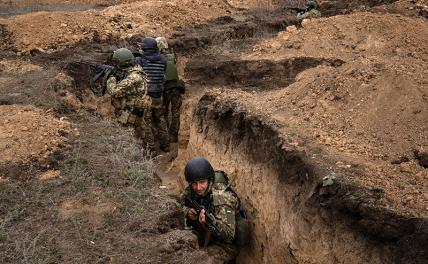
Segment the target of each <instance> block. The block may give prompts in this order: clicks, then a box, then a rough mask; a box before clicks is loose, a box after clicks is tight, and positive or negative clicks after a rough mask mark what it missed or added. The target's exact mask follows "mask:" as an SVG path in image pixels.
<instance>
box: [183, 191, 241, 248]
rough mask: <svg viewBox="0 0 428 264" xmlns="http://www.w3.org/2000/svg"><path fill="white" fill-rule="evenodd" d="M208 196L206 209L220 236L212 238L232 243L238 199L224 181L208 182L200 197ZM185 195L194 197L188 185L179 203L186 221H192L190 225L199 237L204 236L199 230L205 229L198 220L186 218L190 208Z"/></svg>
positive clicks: (204, 230) (203, 230) (203, 231)
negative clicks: (211, 216)
mask: <svg viewBox="0 0 428 264" xmlns="http://www.w3.org/2000/svg"><path fill="white" fill-rule="evenodd" d="M209 196H210V197H211V199H208V200H209V201H210V202H209V204H208V206H206V207H208V208H209V210H208V211H209V212H210V213H211V214H212V215H213V216H214V218H215V222H214V225H215V226H216V227H217V228H218V229H219V231H220V236H219V237H216V238H214V239H220V240H222V241H223V242H226V243H232V242H233V239H234V237H235V229H236V214H237V212H238V210H239V199H238V197H237V196H236V194H235V193H234V192H233V191H231V190H230V189H229V188H228V186H226V185H225V184H224V183H212V182H210V184H209V187H208V190H207V192H206V194H205V195H204V197H202V199H204V198H207V197H209ZM186 197H187V198H190V199H195V198H196V194H195V193H194V192H193V190H192V189H191V187H190V186H188V187H187V188H186V189H185V190H184V191H183V193H182V194H181V204H182V207H183V211H184V213H185V216H186V222H187V223H188V222H189V221H190V222H192V225H193V227H194V228H195V230H196V231H197V232H198V235H199V236H200V237H204V234H201V232H202V233H205V232H206V231H207V230H206V228H205V227H204V226H202V225H201V224H200V223H199V221H197V220H196V221H192V220H190V219H188V218H187V212H188V211H189V209H190V208H189V207H187V206H186V205H185V203H184V201H185V198H186ZM199 199H200V198H199Z"/></svg>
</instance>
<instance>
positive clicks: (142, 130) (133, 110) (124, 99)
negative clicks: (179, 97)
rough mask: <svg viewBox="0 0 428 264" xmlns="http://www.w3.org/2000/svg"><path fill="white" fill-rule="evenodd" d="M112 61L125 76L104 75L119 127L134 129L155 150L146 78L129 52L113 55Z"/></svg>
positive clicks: (118, 52) (123, 50) (117, 51)
mask: <svg viewBox="0 0 428 264" xmlns="http://www.w3.org/2000/svg"><path fill="white" fill-rule="evenodd" d="M112 60H113V63H114V64H115V67H116V69H117V70H120V71H122V72H123V73H124V74H123V78H122V79H118V77H117V75H115V74H106V75H105V76H106V77H107V78H108V79H107V80H106V85H107V92H108V93H109V94H110V95H111V98H112V104H113V106H114V108H115V114H116V116H117V117H118V120H119V122H120V123H122V124H124V125H131V126H133V127H134V129H135V133H136V135H137V137H139V138H141V139H142V140H143V143H144V144H145V145H147V146H148V147H149V148H150V149H151V150H153V148H154V139H153V133H152V130H151V113H150V107H151V99H150V97H149V96H147V80H146V75H145V73H144V71H143V69H142V68H141V67H140V66H139V65H136V66H134V56H133V54H132V52H131V51H129V50H128V49H125V48H121V49H118V50H116V51H114V53H113V57H112Z"/></svg>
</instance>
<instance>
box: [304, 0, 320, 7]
mask: <svg viewBox="0 0 428 264" xmlns="http://www.w3.org/2000/svg"><path fill="white" fill-rule="evenodd" d="M306 6H307V7H309V8H318V2H317V1H316V0H308V1H307V2H306Z"/></svg>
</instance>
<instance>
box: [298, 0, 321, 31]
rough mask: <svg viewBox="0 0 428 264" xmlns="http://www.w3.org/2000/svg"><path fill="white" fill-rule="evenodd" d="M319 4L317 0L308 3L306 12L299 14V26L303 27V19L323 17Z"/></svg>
mask: <svg viewBox="0 0 428 264" xmlns="http://www.w3.org/2000/svg"><path fill="white" fill-rule="evenodd" d="M318 7H319V5H318V2H317V1H316V0H308V1H307V2H306V11H305V12H304V13H299V14H297V17H296V19H297V23H298V25H299V26H301V25H302V21H303V19H310V18H317V17H321V12H320V11H318Z"/></svg>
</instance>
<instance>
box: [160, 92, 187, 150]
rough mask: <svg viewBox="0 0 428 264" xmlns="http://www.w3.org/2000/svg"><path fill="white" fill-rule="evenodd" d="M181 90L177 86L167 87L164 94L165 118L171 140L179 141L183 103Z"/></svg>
mask: <svg viewBox="0 0 428 264" xmlns="http://www.w3.org/2000/svg"><path fill="white" fill-rule="evenodd" d="M181 94H182V93H181V91H180V90H179V89H178V88H176V87H172V88H166V89H165V92H164V94H163V97H164V105H165V120H166V123H167V125H168V128H169V135H170V137H171V142H177V141H178V131H179V130H180V110H181V105H182V99H181ZM170 105H171V122H169V119H168V115H169V106H170Z"/></svg>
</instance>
